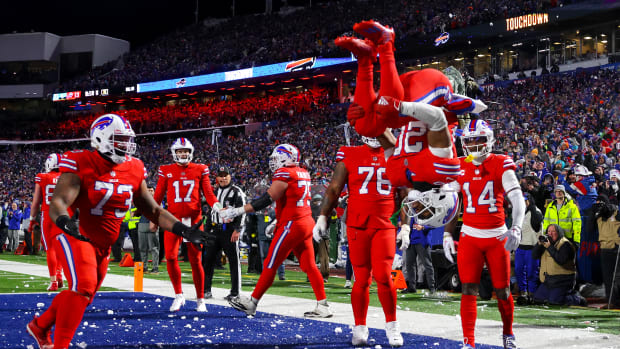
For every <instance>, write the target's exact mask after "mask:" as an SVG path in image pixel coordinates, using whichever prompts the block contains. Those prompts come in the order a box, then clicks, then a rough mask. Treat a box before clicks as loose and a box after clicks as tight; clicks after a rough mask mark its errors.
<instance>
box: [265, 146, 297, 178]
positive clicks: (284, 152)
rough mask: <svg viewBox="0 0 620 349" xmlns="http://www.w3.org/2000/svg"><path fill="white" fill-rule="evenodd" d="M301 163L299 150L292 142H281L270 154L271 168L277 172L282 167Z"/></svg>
mask: <svg viewBox="0 0 620 349" xmlns="http://www.w3.org/2000/svg"><path fill="white" fill-rule="evenodd" d="M296 165H299V150H298V149H297V147H295V146H293V145H290V144H280V145H278V146H277V147H275V148H274V149H273V152H272V153H271V155H270V156H269V169H271V171H272V172H276V171H277V170H278V169H279V168H281V167H288V166H296Z"/></svg>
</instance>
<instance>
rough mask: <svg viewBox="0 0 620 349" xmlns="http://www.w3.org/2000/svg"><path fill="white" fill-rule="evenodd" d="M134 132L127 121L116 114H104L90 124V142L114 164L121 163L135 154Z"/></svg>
mask: <svg viewBox="0 0 620 349" xmlns="http://www.w3.org/2000/svg"><path fill="white" fill-rule="evenodd" d="M135 137H136V134H135V132H133V130H132V129H131V125H130V124H129V122H128V121H127V120H126V119H125V118H124V117H122V116H119V115H116V114H105V115H102V116H100V117H98V118H97V120H95V121H94V122H93V124H92V125H91V126H90V144H91V146H92V147H93V148H95V149H97V151H99V152H100V153H101V154H103V155H105V156H107V157H108V158H110V160H112V161H113V162H114V163H116V164H121V163H123V162H124V161H127V160H128V159H129V156H131V155H133V154H135V152H136V143H135V142H134V138H135Z"/></svg>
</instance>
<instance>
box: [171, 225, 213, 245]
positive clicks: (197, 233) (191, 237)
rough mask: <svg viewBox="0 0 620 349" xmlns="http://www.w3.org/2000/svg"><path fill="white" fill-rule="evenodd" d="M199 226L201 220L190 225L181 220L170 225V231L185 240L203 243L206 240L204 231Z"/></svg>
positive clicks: (197, 243) (198, 243)
mask: <svg viewBox="0 0 620 349" xmlns="http://www.w3.org/2000/svg"><path fill="white" fill-rule="evenodd" d="M201 226H202V221H200V222H198V223H196V224H194V225H193V226H191V227H188V226H187V225H185V224H183V223H181V222H176V223H174V225H173V226H172V233H173V234H175V235H178V236H181V237H183V238H185V239H186V240H187V241H189V242H191V243H193V244H196V245H200V244H202V243H205V241H206V239H205V236H204V232H203V231H202V230H200V227H201Z"/></svg>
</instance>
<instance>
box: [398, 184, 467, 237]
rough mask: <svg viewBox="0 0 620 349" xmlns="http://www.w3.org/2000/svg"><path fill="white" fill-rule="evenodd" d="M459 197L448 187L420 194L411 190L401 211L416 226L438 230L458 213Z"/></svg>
mask: <svg viewBox="0 0 620 349" xmlns="http://www.w3.org/2000/svg"><path fill="white" fill-rule="evenodd" d="M458 205H459V196H458V192H457V191H455V190H450V189H449V187H446V186H445V185H444V187H441V188H433V189H431V190H428V191H425V192H421V191H418V190H412V191H410V192H409V195H407V198H406V199H405V200H404V202H403V210H405V213H406V214H407V216H409V217H415V219H416V222H417V223H418V224H421V225H424V226H427V227H432V228H438V227H442V226H444V225H446V224H447V223H448V222H450V221H451V220H452V219H453V218H454V216H455V215H456V214H457V212H458Z"/></svg>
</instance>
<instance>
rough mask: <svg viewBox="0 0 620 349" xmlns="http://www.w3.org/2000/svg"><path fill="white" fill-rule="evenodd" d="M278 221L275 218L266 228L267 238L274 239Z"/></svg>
mask: <svg viewBox="0 0 620 349" xmlns="http://www.w3.org/2000/svg"><path fill="white" fill-rule="evenodd" d="M276 223H278V220H277V219H274V220H273V222H271V224H269V225H268V226H267V228H265V236H266V237H267V239H273V232H274V231H275V230H276Z"/></svg>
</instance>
